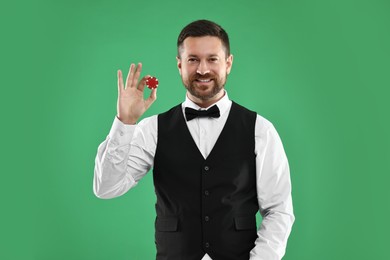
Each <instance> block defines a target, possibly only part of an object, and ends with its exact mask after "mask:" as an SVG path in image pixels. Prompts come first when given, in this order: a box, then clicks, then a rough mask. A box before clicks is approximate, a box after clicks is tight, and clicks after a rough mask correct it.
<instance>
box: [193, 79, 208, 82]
mask: <svg viewBox="0 0 390 260" xmlns="http://www.w3.org/2000/svg"><path fill="white" fill-rule="evenodd" d="M195 81H196V82H200V83H208V82H211V81H212V79H196V80H195Z"/></svg>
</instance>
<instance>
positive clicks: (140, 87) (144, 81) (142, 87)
mask: <svg viewBox="0 0 390 260" xmlns="http://www.w3.org/2000/svg"><path fill="white" fill-rule="evenodd" d="M149 77H150V75H146V76H145V77H143V78H142V79H141V80H140V82H139V83H138V86H137V88H138V89H139V90H141V91H144V89H145V86H146V80H147V79H148V78H149Z"/></svg>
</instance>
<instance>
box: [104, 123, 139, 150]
mask: <svg viewBox="0 0 390 260" xmlns="http://www.w3.org/2000/svg"><path fill="white" fill-rule="evenodd" d="M136 128H137V125H126V124H124V123H123V122H122V121H120V120H119V119H118V118H117V117H116V116H115V118H114V122H113V124H112V127H111V130H110V133H109V134H108V137H109V139H110V140H111V143H113V144H114V145H122V144H129V143H130V141H131V139H132V138H133V135H134V131H135V129H136Z"/></svg>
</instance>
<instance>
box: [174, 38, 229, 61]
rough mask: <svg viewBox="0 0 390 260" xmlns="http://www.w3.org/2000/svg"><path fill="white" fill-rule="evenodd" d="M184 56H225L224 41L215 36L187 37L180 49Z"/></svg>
mask: <svg viewBox="0 0 390 260" xmlns="http://www.w3.org/2000/svg"><path fill="white" fill-rule="evenodd" d="M180 51H181V54H182V55H184V56H190V55H193V56H211V55H218V56H219V55H224V54H225V50H224V47H223V44H222V41H221V40H220V39H219V38H218V37H214V36H202V37H187V38H186V39H185V40H184V41H183V44H182V46H181V48H180Z"/></svg>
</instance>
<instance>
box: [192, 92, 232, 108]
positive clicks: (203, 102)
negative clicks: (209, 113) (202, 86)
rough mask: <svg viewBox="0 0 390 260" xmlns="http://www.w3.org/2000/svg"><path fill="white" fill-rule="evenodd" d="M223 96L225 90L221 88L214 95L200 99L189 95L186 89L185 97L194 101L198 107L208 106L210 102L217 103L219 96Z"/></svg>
mask: <svg viewBox="0 0 390 260" xmlns="http://www.w3.org/2000/svg"><path fill="white" fill-rule="evenodd" d="M224 96H225V91H224V90H223V89H221V91H219V92H218V93H217V94H216V95H215V96H213V97H211V98H208V99H200V98H197V97H195V96H193V95H191V94H190V93H189V92H188V91H187V97H188V98H189V99H190V100H191V101H192V102H194V103H195V104H197V105H198V106H199V107H201V108H207V107H209V106H211V105H212V104H215V103H217V102H218V101H219V100H221V98H223V97H224Z"/></svg>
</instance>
